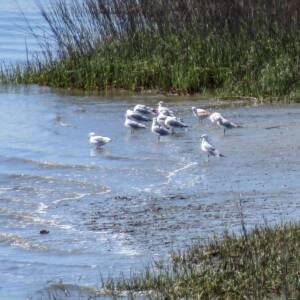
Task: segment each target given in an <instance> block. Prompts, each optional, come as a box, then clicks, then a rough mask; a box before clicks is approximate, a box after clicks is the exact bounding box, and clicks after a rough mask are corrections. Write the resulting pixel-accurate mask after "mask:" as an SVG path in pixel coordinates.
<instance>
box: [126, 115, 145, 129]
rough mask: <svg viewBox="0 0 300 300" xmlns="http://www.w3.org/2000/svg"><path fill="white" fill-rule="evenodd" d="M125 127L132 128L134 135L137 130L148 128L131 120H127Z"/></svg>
mask: <svg viewBox="0 0 300 300" xmlns="http://www.w3.org/2000/svg"><path fill="white" fill-rule="evenodd" d="M124 125H125V127H127V128H130V130H131V133H133V132H134V130H135V129H145V128H146V126H145V125H144V124H142V123H139V122H136V121H133V120H131V119H129V118H126V119H125V123H124Z"/></svg>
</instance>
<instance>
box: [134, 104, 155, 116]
mask: <svg viewBox="0 0 300 300" xmlns="http://www.w3.org/2000/svg"><path fill="white" fill-rule="evenodd" d="M133 111H135V112H138V113H141V114H144V115H154V114H155V111H154V109H153V108H152V107H149V106H146V105H143V104H137V105H136V106H135V107H134V108H133Z"/></svg>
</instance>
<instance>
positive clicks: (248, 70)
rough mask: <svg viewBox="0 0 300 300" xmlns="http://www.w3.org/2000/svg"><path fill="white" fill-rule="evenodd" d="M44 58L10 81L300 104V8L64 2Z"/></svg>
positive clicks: (217, 1)
mask: <svg viewBox="0 0 300 300" xmlns="http://www.w3.org/2000/svg"><path fill="white" fill-rule="evenodd" d="M40 9H41V14H42V15H43V17H44V19H45V21H46V23H47V24H48V28H49V31H48V32H46V33H45V37H44V38H41V37H40V36H39V37H37V38H38V39H39V41H40V43H41V46H42V48H43V50H44V51H43V55H42V57H39V58H36V59H35V60H33V61H31V62H27V63H26V64H24V65H18V66H5V65H2V67H1V70H0V79H1V80H2V81H3V82H16V83H37V84H41V85H50V86H54V87H63V88H80V89H87V90H104V91H105V90H108V89H110V88H122V89H128V90H142V89H158V90H164V91H171V92H180V93H209V92H211V91H213V92H216V93H217V94H223V95H243V96H255V97H282V96H286V97H292V98H297V97H298V96H300V72H299V66H300V64H299V56H300V6H299V2H298V0H283V1H278V0H273V1H263V0H234V1H225V0H202V1H199V0H71V1H64V0H54V1H51V5H50V7H47V8H46V7H42V6H41V7H40Z"/></svg>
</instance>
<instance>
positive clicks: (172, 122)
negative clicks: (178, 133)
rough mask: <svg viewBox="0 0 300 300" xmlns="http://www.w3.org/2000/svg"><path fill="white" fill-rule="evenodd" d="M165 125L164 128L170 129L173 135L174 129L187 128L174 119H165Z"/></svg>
mask: <svg viewBox="0 0 300 300" xmlns="http://www.w3.org/2000/svg"><path fill="white" fill-rule="evenodd" d="M165 125H166V127H168V128H171V130H172V133H174V129H175V128H184V127H188V126H187V125H186V124H184V123H183V122H182V121H179V120H178V119H177V118H176V117H166V119H165Z"/></svg>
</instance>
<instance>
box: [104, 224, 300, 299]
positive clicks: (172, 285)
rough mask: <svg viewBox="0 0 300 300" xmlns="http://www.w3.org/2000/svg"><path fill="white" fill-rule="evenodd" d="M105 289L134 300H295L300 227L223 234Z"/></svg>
mask: <svg viewBox="0 0 300 300" xmlns="http://www.w3.org/2000/svg"><path fill="white" fill-rule="evenodd" d="M103 288H104V289H105V290H106V291H110V293H111V294H112V295H115V296H116V295H118V294H119V293H120V292H122V291H123V292H124V291H126V292H127V293H128V295H131V297H132V298H135V295H138V294H137V293H140V292H143V295H144V297H146V298H148V299H299V297H300V226H299V225H295V224H288V225H278V226H276V227H275V228H270V227H268V226H264V227H257V228H255V229H254V230H253V231H251V232H250V233H248V232H246V231H245V228H244V230H243V233H242V235H240V236H234V235H228V234H227V233H225V234H224V235H223V237H222V238H221V239H220V238H214V239H213V240H211V241H210V242H209V243H208V244H206V245H203V244H200V243H199V244H194V245H192V246H191V247H190V248H189V249H187V250H185V251H181V252H176V253H173V254H172V256H171V262H170V264H168V265H164V264H161V263H157V264H156V265H155V266H154V267H152V268H147V269H146V270H145V271H144V272H143V273H142V274H135V275H132V277H131V278H130V279H122V280H119V281H113V280H110V281H107V282H104V283H103Z"/></svg>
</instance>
